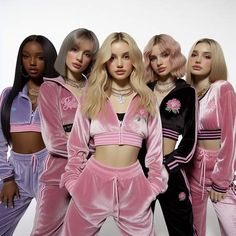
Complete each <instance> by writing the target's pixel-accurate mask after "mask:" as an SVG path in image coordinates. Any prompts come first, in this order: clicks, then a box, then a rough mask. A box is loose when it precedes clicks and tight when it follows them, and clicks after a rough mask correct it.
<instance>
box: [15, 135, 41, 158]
mask: <svg viewBox="0 0 236 236" xmlns="http://www.w3.org/2000/svg"><path fill="white" fill-rule="evenodd" d="M11 138H12V150H13V151H14V152H16V153H21V154H31V153H35V152H38V151H40V150H42V149H44V148H45V144H44V142H43V139H42V136H41V133H39V132H17V133H15V132H14V133H11Z"/></svg>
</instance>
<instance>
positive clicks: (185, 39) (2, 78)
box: [0, 0, 236, 236]
mask: <svg viewBox="0 0 236 236" xmlns="http://www.w3.org/2000/svg"><path fill="white" fill-rule="evenodd" d="M235 13H236V1H235V0H198V1H195V0H188V1H186V0H168V1H161V0H118V1H112V0H87V1H86V0H84V1H81V0H21V1H19V0H0V29H1V34H0V90H2V89H3V88H5V87H7V86H11V85H12V83H13V78H14V70H15V62H16V56H17V52H18V48H19V46H20V44H21V42H22V41H23V39H24V38H25V37H27V36H28V35H31V34H42V35H44V36H46V37H48V38H49V39H50V40H51V41H52V42H53V44H54V45H55V47H56V49H57V50H59V47H60V45H61V43H62V40H63V39H64V38H65V36H66V35H67V34H68V33H69V32H70V31H72V30H74V29H76V28H80V27H83V28H88V29H90V30H92V31H94V32H95V33H96V35H97V36H98V38H99V41H100V43H102V42H103V40H104V39H105V37H106V36H107V35H108V34H110V33H112V32H115V31H116V32H117V31H124V32H127V33H129V34H130V35H132V36H133V38H134V39H135V40H136V42H137V43H138V45H139V47H140V49H141V50H143V48H144V46H145V45H146V43H147V41H148V40H149V39H150V38H151V37H152V36H153V35H155V34H160V33H167V34H170V35H171V36H173V37H174V38H175V39H176V40H177V41H178V42H179V43H180V44H181V47H182V51H183V53H184V55H185V56H187V55H188V51H189V50H190V47H191V46H192V44H193V43H194V42H195V41H196V40H198V39H200V38H202V37H209V38H213V39H216V40H217V41H218V42H219V43H220V44H221V46H222V48H223V51H224V54H225V59H226V62H227V65H228V78H229V81H230V82H231V83H232V84H233V86H234V88H235V87H236V82H235V78H236V69H235V68H236V60H235V55H236V46H235V42H236V32H235V22H236V14H235ZM34 209H35V201H33V202H32V204H31V206H30V208H29V209H28V210H27V212H26V214H25V215H24V217H23V219H22V220H21V222H20V224H19V225H18V227H17V229H16V232H15V234H14V236H27V235H29V234H30V230H31V227H32V223H33V217H34ZM155 224H156V225H155V227H156V230H157V233H158V235H161V236H165V235H168V234H167V231H166V227H165V223H164V221H163V217H162V213H161V210H160V208H159V205H157V207H156V211H155ZM99 235H104V236H108V235H113V236H118V235H119V232H118V230H117V228H116V226H115V224H114V222H113V220H112V219H108V220H107V221H106V223H105V224H104V226H103V228H102V230H101V232H100V234H99ZM217 235H220V234H219V228H218V223H217V221H216V218H215V215H214V212H213V210H212V206H211V204H209V213H208V218H207V236H217Z"/></svg>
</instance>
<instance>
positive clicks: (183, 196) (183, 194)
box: [178, 192, 186, 202]
mask: <svg viewBox="0 0 236 236" xmlns="http://www.w3.org/2000/svg"><path fill="white" fill-rule="evenodd" d="M178 197H179V201H180V202H181V201H184V200H185V199H186V194H185V192H180V193H179V196H178Z"/></svg>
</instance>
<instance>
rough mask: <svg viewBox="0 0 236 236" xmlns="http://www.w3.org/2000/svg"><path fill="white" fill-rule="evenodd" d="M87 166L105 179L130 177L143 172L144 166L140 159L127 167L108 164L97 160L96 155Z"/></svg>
mask: <svg viewBox="0 0 236 236" xmlns="http://www.w3.org/2000/svg"><path fill="white" fill-rule="evenodd" d="M86 168H89V169H90V170H92V171H93V173H94V174H95V175H99V176H100V177H102V178H104V179H107V178H114V177H117V178H122V179H130V178H133V177H135V176H137V175H140V174H141V173H143V170H142V167H141V165H140V163H139V161H138V160H137V161H136V162H135V163H134V164H132V165H130V166H127V167H111V166H106V165H104V164H102V163H101V162H99V161H97V160H95V159H94V157H91V158H90V159H89V160H88V162H87V163H86Z"/></svg>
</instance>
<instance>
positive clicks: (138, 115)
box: [134, 108, 148, 121]
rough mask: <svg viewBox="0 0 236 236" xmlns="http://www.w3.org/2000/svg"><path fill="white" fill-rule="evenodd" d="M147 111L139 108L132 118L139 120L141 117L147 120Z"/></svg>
mask: <svg viewBox="0 0 236 236" xmlns="http://www.w3.org/2000/svg"><path fill="white" fill-rule="evenodd" d="M147 115H148V113H147V111H146V110H145V109H144V108H141V109H140V110H139V112H138V114H137V115H136V116H135V118H134V120H135V121H140V120H141V119H144V120H145V121H146V120H147Z"/></svg>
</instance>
